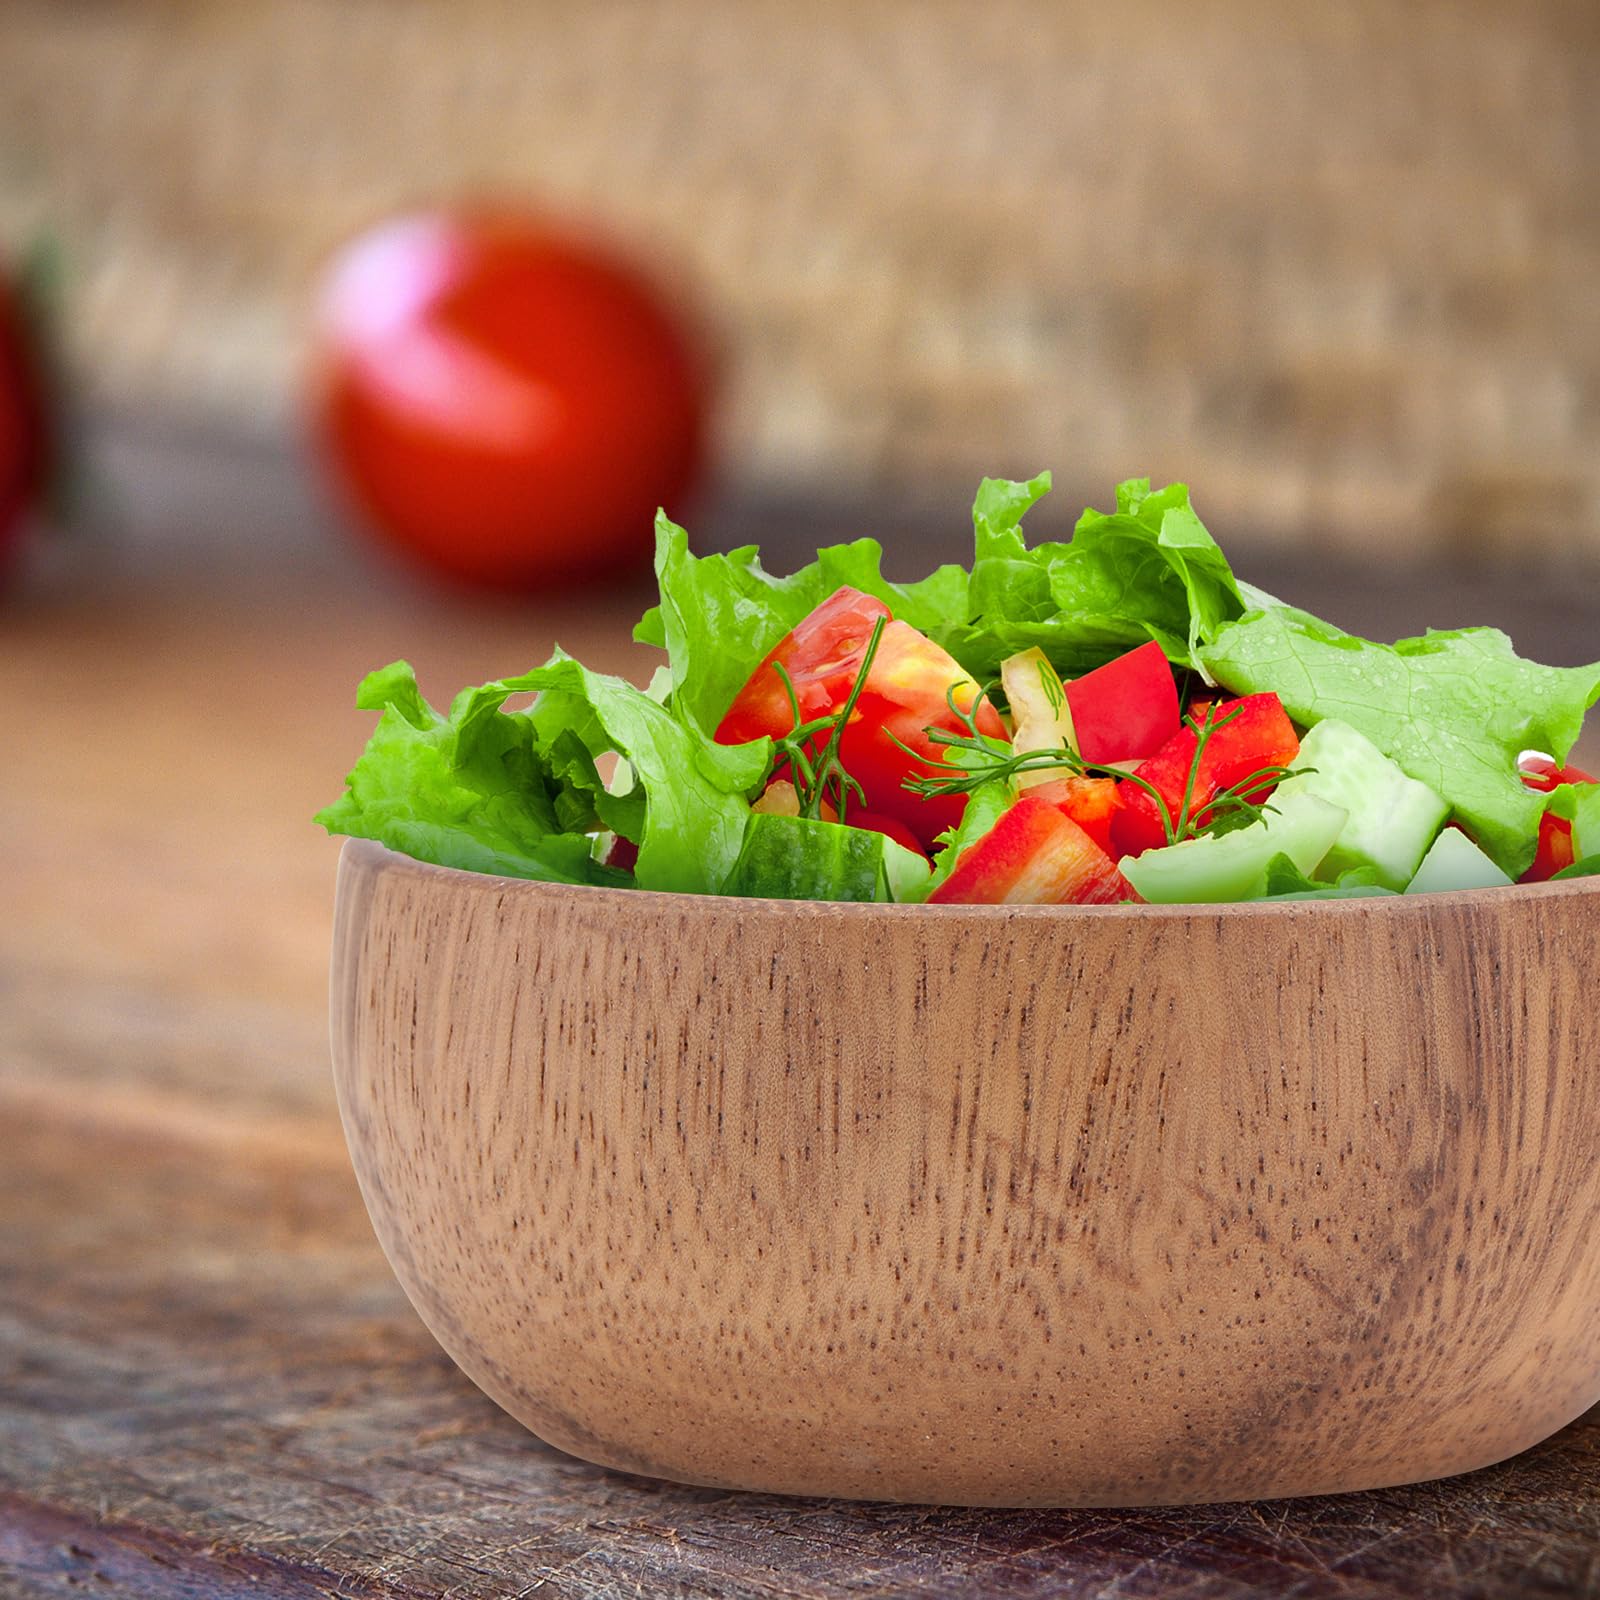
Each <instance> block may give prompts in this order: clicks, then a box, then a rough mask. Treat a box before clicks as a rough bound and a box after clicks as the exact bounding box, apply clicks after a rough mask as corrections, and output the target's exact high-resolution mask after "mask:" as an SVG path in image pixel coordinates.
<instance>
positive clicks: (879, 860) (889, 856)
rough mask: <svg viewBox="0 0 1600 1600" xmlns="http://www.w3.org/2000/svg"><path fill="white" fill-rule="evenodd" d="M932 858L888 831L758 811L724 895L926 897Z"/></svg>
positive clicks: (787, 897)
mask: <svg viewBox="0 0 1600 1600" xmlns="http://www.w3.org/2000/svg"><path fill="white" fill-rule="evenodd" d="M929 870H930V869H929V866H928V862H927V859H926V858H925V857H924V856H921V855H919V854H918V853H917V852H916V851H914V850H907V849H906V847H905V846H904V845H902V844H896V843H895V841H894V840H893V839H890V838H887V837H885V836H884V835H883V834H881V833H874V832H872V831H871V830H870V829H866V828H847V827H845V826H844V825H843V824H842V823H838V822H817V821H813V820H811V819H809V818H806V817H784V816H775V815H772V814H771V813H769V812H762V811H753V812H751V814H750V821H749V824H748V825H747V826H746V828H745V836H744V849H743V850H742V851H740V853H739V859H738V861H737V862H736V863H735V864H734V868H733V871H732V873H731V874H730V875H729V877H728V881H727V882H726V883H725V884H724V885H723V887H722V892H723V893H724V894H733V895H745V896H758V897H763V898H766V899H771V900H899V899H907V898H909V899H919V898H920V897H921V896H920V894H919V892H918V891H919V889H920V887H921V886H922V885H925V884H926V883H927V879H928V873H929Z"/></svg>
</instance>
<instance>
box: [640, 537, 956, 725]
mask: <svg viewBox="0 0 1600 1600" xmlns="http://www.w3.org/2000/svg"><path fill="white" fill-rule="evenodd" d="M656 578H657V580H658V582H659V584H660V587H661V603H660V604H659V605H657V606H653V607H652V608H651V609H650V610H649V611H647V612H646V613H645V614H644V616H643V617H642V618H641V619H640V621H639V625H638V626H637V627H636V628H635V629H634V634H633V636H634V638H635V639H637V640H639V642H640V643H642V644H651V645H655V646H656V647H657V648H659V649H663V650H665V651H666V652H667V663H668V666H667V671H668V681H669V682H670V685H671V703H672V705H673V707H674V709H675V710H676V711H677V713H678V715H679V716H680V717H681V718H682V719H683V720H684V721H686V722H689V723H692V724H693V725H694V726H696V727H699V728H701V729H703V730H705V731H706V732H707V733H711V732H714V731H715V729H716V726H717V724H718V723H719V722H721V720H722V718H723V715H724V713H725V712H726V711H727V709H728V707H729V706H730V705H732V704H733V698H734V696H735V695H736V694H738V692H739V691H740V690H741V689H742V688H743V687H744V686H745V684H746V683H747V682H748V681H749V678H750V675H751V673H753V672H754V671H755V669H756V667H757V666H758V665H759V664H760V662H761V660H762V658H763V657H764V656H765V655H766V654H767V652H768V651H769V650H771V649H772V647H773V646H774V645H775V644H777V642H778V641H779V640H780V639H781V638H782V637H783V636H784V634H786V633H788V632H789V630H790V629H791V628H793V627H794V626H795V624H796V623H798V622H799V621H801V619H802V618H804V617H805V616H807V615H808V614H809V613H810V612H812V611H814V610H816V608H817V607H818V606H819V605H821V604H822V602H823V601H824V600H826V599H827V598H828V596H829V595H831V594H832V593H834V591H835V590H837V589H840V588H842V587H844V586H846V585H848V586H849V587H850V588H852V589H860V590H861V591H862V592H863V593H866V594H870V595H876V596H877V598H878V599H880V600H882V601H883V602H884V604H885V605H887V606H888V607H889V608H890V609H891V610H892V611H893V612H894V614H895V616H897V617H899V618H900V619H901V620H902V621H904V622H908V623H910V624H911V626H912V627H914V628H918V629H920V630H921V631H923V632H925V633H929V632H935V631H937V630H938V629H939V628H941V627H944V626H946V625H947V624H948V623H950V622H951V621H954V620H960V619H964V618H965V617H966V614H967V574H966V572H965V571H964V570H963V569H962V568H960V567H957V566H945V567H940V568H938V569H937V570H936V571H935V572H933V573H931V574H929V576H928V577H926V578H924V579H922V580H921V582H919V583H909V584H902V583H891V582H890V581H889V580H888V579H887V578H885V577H884V576H883V547H882V546H881V545H880V544H879V543H878V542H877V540H876V539H857V540H855V541H854V542H852V543H850V544H837V545H830V546H827V547H826V548H824V549H822V550H819V551H818V552H817V559H816V560H815V561H813V562H812V563H811V564H810V565H809V566H805V567H802V568H801V569H800V570H799V571H798V572H796V573H793V574H791V575H790V576H789V577H787V578H775V577H773V576H772V575H771V574H770V573H768V572H767V571H766V570H765V569H764V568H763V567H762V565H761V561H760V559H759V557H758V555H757V553H756V547H755V546H754V545H746V546H744V547H743V548H742V549H739V550H733V551H730V552H729V553H728V554H727V555H710V556H696V555H693V554H691V553H690V550H689V538H688V535H687V534H686V533H685V532H684V531H683V529H682V528H680V527H679V526H678V525H677V524H676V523H675V522H672V521H671V520H670V519H669V518H668V517H667V516H666V514H665V513H664V512H663V513H660V514H659V515H658V516H657V517H656Z"/></svg>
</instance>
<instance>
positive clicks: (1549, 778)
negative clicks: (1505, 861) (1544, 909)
mask: <svg viewBox="0 0 1600 1600" xmlns="http://www.w3.org/2000/svg"><path fill="white" fill-rule="evenodd" d="M1517 767H1518V770H1519V771H1520V772H1521V773H1522V781H1523V782H1524V783H1525V784H1527V786H1528V787H1529V788H1530V789H1538V790H1539V791H1540V792H1541V793H1544V794H1548V793H1549V792H1550V791H1551V790H1552V789H1554V788H1555V787H1556V786H1557V785H1558V784H1563V783H1593V782H1595V779H1593V778H1591V777H1590V776H1589V774H1588V773H1587V772H1584V771H1583V770H1582V769H1581V768H1579V767H1558V766H1557V765H1556V764H1555V762H1554V761H1552V760H1551V759H1550V757H1549V756H1538V755H1529V756H1524V757H1523V758H1522V760H1521V761H1519V762H1518V763H1517ZM1576 856H1577V852H1576V851H1575V850H1574V849H1573V845H1572V824H1571V823H1570V822H1568V821H1567V819H1566V818H1565V817H1558V816H1556V815H1554V814H1553V813H1552V812H1549V811H1547V812H1545V814H1544V815H1543V816H1542V817H1541V818H1540V819H1539V847H1538V849H1537V850H1536V851H1535V852H1534V857H1533V865H1532V866H1531V867H1529V868H1528V870H1527V871H1526V872H1525V873H1523V875H1522V881H1523V882H1524V883H1547V882H1549V880H1550V879H1551V878H1553V877H1555V875H1556V874H1557V873H1558V872H1564V871H1565V870H1566V869H1567V868H1568V867H1570V866H1571V865H1572V863H1573V861H1574V860H1575V859H1576Z"/></svg>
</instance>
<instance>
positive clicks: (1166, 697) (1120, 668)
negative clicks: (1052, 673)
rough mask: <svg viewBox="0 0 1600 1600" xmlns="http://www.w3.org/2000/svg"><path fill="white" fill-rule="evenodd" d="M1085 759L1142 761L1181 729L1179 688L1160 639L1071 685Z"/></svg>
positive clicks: (1074, 725) (1070, 698) (1075, 722)
mask: <svg viewBox="0 0 1600 1600" xmlns="http://www.w3.org/2000/svg"><path fill="white" fill-rule="evenodd" d="M1066 690H1067V708H1068V710H1070V711H1071V712H1072V731H1073V735H1074V737H1075V738H1076V740H1077V745H1078V754H1079V755H1081V756H1082V757H1083V759H1084V760H1085V761H1093V762H1096V763H1104V762H1109V761H1142V760H1143V759H1144V758H1145V757H1146V756H1150V755H1154V754H1155V753H1156V751H1158V750H1159V749H1160V748H1161V747H1162V746H1163V745H1164V744H1165V743H1166V742H1167V741H1168V740H1169V739H1170V738H1171V737H1172V736H1173V735H1174V734H1175V733H1177V731H1178V727H1179V723H1180V720H1181V719H1180V717H1179V713H1178V686H1177V684H1176V683H1175V682H1174V681H1173V677H1172V668H1171V667H1169V666H1168V665H1167V657H1166V653H1165V651H1163V650H1162V648H1161V646H1160V645H1158V644H1157V643H1156V642H1155V640H1154V639H1152V640H1151V641H1150V643H1149V644H1142V645H1140V646H1139V648H1138V649H1137V650H1130V651H1129V652H1128V653H1127V654H1126V655H1122V656H1118V657H1117V659H1116V660H1115V661H1108V662H1107V663H1106V664H1105V666H1103V667H1096V668H1095V669H1094V671H1093V672H1086V673H1085V674H1084V675H1083V676H1082V677H1081V678H1074V679H1073V680H1072V681H1071V682H1070V683H1069V684H1067V686H1066Z"/></svg>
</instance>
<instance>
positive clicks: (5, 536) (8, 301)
mask: <svg viewBox="0 0 1600 1600" xmlns="http://www.w3.org/2000/svg"><path fill="white" fill-rule="evenodd" d="M49 468H50V426H49V411H48V408H47V406H46V403H45V393H44V375H43V368H42V366H41V363H40V360H39V355H38V349H37V346H36V344H35V339H34V330H33V327H32V326H31V321H30V318H29V316H28V314H27V311H26V307H25V304H24V300H23V296H22V294H21V292H20V291H19V289H18V288H17V287H16V286H15V285H14V284H12V283H10V282H8V281H7V280H6V279H5V278H4V277H0V565H3V564H4V562H5V558H6V557H7V556H8V555H9V554H10V552H11V551H12V549H13V548H14V547H15V546H16V545H17V543H18V542H19V540H20V538H21V534H22V527H23V523H24V520H25V519H26V516H27V513H28V512H29V511H30V510H31V509H32V508H33V506H34V504H35V502H36V501H38V500H39V498H40V497H41V496H42V495H43V493H44V489H45V484H46V481H47V479H48V477H49Z"/></svg>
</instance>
